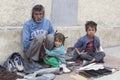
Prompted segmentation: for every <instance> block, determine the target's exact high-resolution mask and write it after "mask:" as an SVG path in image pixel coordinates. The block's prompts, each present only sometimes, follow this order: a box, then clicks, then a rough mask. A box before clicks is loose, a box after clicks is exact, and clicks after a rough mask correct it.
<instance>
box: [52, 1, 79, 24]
mask: <svg viewBox="0 0 120 80" xmlns="http://www.w3.org/2000/svg"><path fill="white" fill-rule="evenodd" d="M77 11H78V0H52V19H51V20H52V22H53V24H54V25H55V26H73V25H77Z"/></svg>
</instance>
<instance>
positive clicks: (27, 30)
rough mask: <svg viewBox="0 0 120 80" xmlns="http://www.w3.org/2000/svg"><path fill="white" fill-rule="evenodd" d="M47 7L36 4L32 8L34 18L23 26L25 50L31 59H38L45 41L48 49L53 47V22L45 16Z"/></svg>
mask: <svg viewBox="0 0 120 80" xmlns="http://www.w3.org/2000/svg"><path fill="white" fill-rule="evenodd" d="M44 15H45V9H44V7H43V6H42V5H36V6H34V7H33V9H32V18H31V19H30V20H28V21H27V22H25V24H24V27H23V52H24V53H25V57H27V59H28V60H29V61H38V60H39V58H40V54H41V51H42V49H41V48H42V44H43V42H45V45H46V48H47V49H49V50H50V49H52V47H53V42H54V36H53V35H54V29H53V26H52V25H51V22H50V21H49V20H47V19H46V18H44Z"/></svg>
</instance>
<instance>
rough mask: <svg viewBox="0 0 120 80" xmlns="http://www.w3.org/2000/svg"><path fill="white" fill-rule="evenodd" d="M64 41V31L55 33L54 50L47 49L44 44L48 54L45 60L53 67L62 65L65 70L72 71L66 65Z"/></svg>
mask: <svg viewBox="0 0 120 80" xmlns="http://www.w3.org/2000/svg"><path fill="white" fill-rule="evenodd" d="M64 41H65V36H64V35H63V34H62V33H56V34H55V35H54V48H53V50H48V49H46V47H45V45H43V46H44V49H45V53H46V55H47V58H45V59H44V61H45V63H47V64H48V65H51V66H53V67H62V68H63V72H70V70H69V69H67V67H66V57H65V49H64Z"/></svg>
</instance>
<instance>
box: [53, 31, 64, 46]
mask: <svg viewBox="0 0 120 80" xmlns="http://www.w3.org/2000/svg"><path fill="white" fill-rule="evenodd" d="M56 39H59V40H61V41H62V44H63V45H64V42H65V36H64V35H63V34H62V33H55V35H54V40H56Z"/></svg>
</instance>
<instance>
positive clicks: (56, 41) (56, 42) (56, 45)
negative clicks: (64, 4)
mask: <svg viewBox="0 0 120 80" xmlns="http://www.w3.org/2000/svg"><path fill="white" fill-rule="evenodd" d="M61 45H62V41H61V40H59V39H56V40H55V47H59V46H61Z"/></svg>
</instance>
